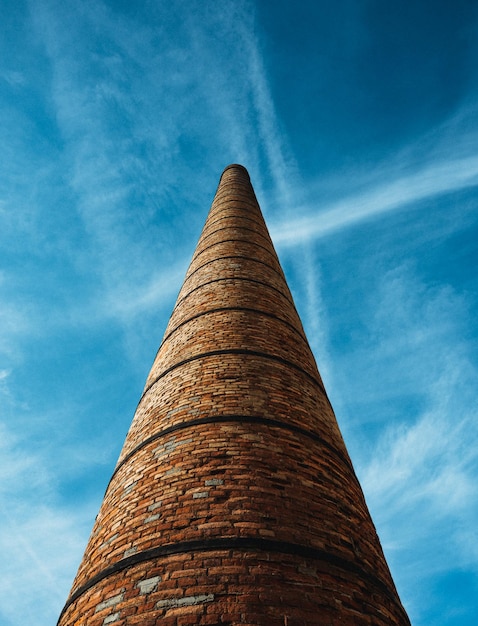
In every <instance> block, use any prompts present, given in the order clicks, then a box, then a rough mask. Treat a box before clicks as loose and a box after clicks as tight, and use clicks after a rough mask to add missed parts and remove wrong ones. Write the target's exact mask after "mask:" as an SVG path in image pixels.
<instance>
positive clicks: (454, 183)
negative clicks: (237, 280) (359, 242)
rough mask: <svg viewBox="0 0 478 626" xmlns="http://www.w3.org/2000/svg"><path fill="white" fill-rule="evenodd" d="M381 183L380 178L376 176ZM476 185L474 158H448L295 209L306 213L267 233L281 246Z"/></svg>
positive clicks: (477, 161) (477, 172)
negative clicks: (340, 196) (335, 199)
mask: <svg viewBox="0 0 478 626" xmlns="http://www.w3.org/2000/svg"><path fill="white" fill-rule="evenodd" d="M376 178H377V179H378V180H382V179H383V178H384V176H382V175H379V176H377V177H376ZM476 185H478V157H476V156H469V157H465V158H458V159H451V160H449V161H445V162H438V163H433V164H427V165H425V166H424V167H421V168H419V169H418V171H416V172H415V173H413V174H408V175H398V176H395V177H394V178H392V180H390V181H389V182H387V183H385V184H381V183H379V184H377V185H371V186H370V188H369V189H367V190H366V191H365V192H358V193H356V194H355V195H353V196H351V197H348V198H347V197H346V198H344V199H343V200H339V201H338V202H335V203H333V204H332V205H331V206H326V207H325V208H323V209H321V208H319V207H317V208H312V207H310V206H306V207H304V206H299V207H297V212H298V213H299V214H304V213H305V214H306V215H305V216H304V217H298V218H296V219H292V220H290V221H287V222H285V223H280V224H275V225H274V224H273V225H272V226H271V234H272V237H273V240H274V242H275V243H276V244H277V245H278V246H281V247H287V246H295V245H300V244H302V243H303V242H304V241H308V240H314V239H319V238H321V237H326V236H328V235H330V234H333V233H335V232H337V231H340V230H342V229H344V228H349V227H351V226H354V225H355V224H358V223H360V222H363V221H365V220H369V219H375V218H378V217H382V216H383V215H385V214H386V213H389V212H391V211H396V210H400V209H402V208H404V207H407V206H410V205H411V204H412V203H417V204H418V203H419V202H421V201H422V200H426V199H428V198H432V197H435V196H439V195H441V194H445V193H452V192H456V191H460V190H463V189H467V188H470V187H474V186H476Z"/></svg>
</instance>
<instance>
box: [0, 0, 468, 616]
mask: <svg viewBox="0 0 478 626" xmlns="http://www.w3.org/2000/svg"><path fill="white" fill-rule="evenodd" d="M0 15H1V23H2V27H1V30H0V145H1V146H2V148H1V165H0V261H1V265H0V303H1V304H0V411H1V412H0V498H1V506H0V553H1V555H2V558H1V564H0V623H1V624H2V625H3V626H23V625H24V624H25V623H31V624H36V625H37V626H47V625H51V624H52V623H55V622H56V619H57V617H58V614H59V612H60V610H61V607H62V606H63V603H64V601H65V599H66V597H67V594H68V591H69V588H70V585H71V582H72V580H73V577H74V575H75V573H76V569H77V567H78V564H79V562H80V559H81V556H82V553H83V549H84V547H85V544H86V541H87V538H88V535H89V532H90V530H91V527H92V524H93V520H94V517H95V515H96V513H97V510H98V508H99V505H100V502H101V499H102V496H103V493H104V489H105V487H106V484H107V482H108V480H109V477H110V475H111V472H112V470H113V467H114V465H115V462H116V459H117V457H118V454H119V451H120V448H121V446H122V443H123V439H124V436H125V434H126V431H127V429H128V427H129V424H130V422H131V419H132V416H133V413H134V409H135V406H136V403H137V401H138V399H139V397H140V395H141V391H142V387H143V384H144V381H145V379H146V375H147V373H148V370H149V368H150V366H151V363H152V360H153V357H154V355H155V353H156V350H157V347H158V345H159V343H160V340H161V337H162V334H163V332H164V329H165V327H166V323H167V320H168V317H169V314H170V312H171V310H172V307H173V305H174V300H175V298H176V295H177V292H178V291H179V288H180V286H181V283H182V280H183V277H184V273H185V271H186V268H187V265H188V263H189V260H190V258H191V256H192V253H193V251H194V248H195V245H196V242H197V238H198V236H199V233H200V230H201V228H202V225H203V223H204V220H205V218H206V214H207V211H208V209H209V206H210V203H211V201H212V197H213V194H214V191H215V188H216V185H217V182H218V179H219V176H220V173H221V172H222V170H223V168H224V167H225V166H226V165H228V164H229V163H231V162H239V163H242V164H243V165H245V166H246V167H247V168H248V170H249V172H250V175H251V179H252V182H253V184H254V187H255V190H256V193H257V196H258V198H259V201H260V204H261V207H262V209H263V213H264V215H265V218H266V221H267V223H268V225H269V228H270V231H271V235H272V237H273V240H274V242H275V244H276V248H277V251H278V254H279V257H280V259H281V262H282V265H283V267H284V270H285V272H286V274H287V278H288V281H289V285H290V287H291V289H292V291H293V294H294V297H295V300H296V304H297V308H298V309H299V312H300V315H301V317H302V320H303V323H304V326H305V328H306V331H307V333H308V337H309V340H310V343H311V346H312V348H313V350H314V353H315V355H316V358H317V362H318V365H319V369H320V370H321V373H322V374H323V378H324V381H325V384H326V387H327V390H328V392H329V396H330V398H331V400H332V403H333V405H334V408H335V411H336V414H337V417H338V420H339V424H340V426H341V429H342V431H343V433H344V437H345V440H346V443H347V446H348V448H349V451H350V454H351V456H352V459H353V462H354V465H355V467H356V470H357V473H358V475H359V478H360V480H361V482H362V486H363V488H364V491H365V494H366V497H367V502H368V504H369V508H370V510H371V513H372V516H373V519H374V521H375V524H376V526H377V529H378V531H379V535H380V537H381V540H382V544H383V547H384V550H385V553H386V556H387V559H388V561H389V564H390V567H391V570H392V573H393V576H394V579H395V582H396V584H397V587H398V590H399V593H400V596H401V598H402V601H403V603H404V605H405V607H406V609H407V611H408V612H409V615H410V618H411V620H412V623H413V624H414V626H458V625H459V626H471V625H473V626H474V625H475V624H476V615H477V614H478V600H477V598H478V531H477V528H478V459H477V441H478V420H477V415H476V397H477V393H476V389H477V383H478V356H477V340H478V327H477V323H476V319H477V317H478V310H477V309H478V278H477V260H478V243H477V241H478V192H477V190H478V152H477V148H476V146H477V145H478V126H477V113H478V71H477V68H478V43H477V39H476V32H477V27H478V7H477V5H476V2H472V1H465V0H454V1H453V2H451V1H450V0H448V1H439V0H434V1H432V0H428V1H427V0H417V1H415V2H403V1H397V0H389V1H387V2H382V1H380V0H363V1H359V2H357V1H352V0H350V1H348V0H335V1H334V2H332V1H331V0H330V1H326V0H314V1H312V0H310V1H306V0H304V1H302V2H294V3H293V2H290V1H286V0H274V1H272V0H262V1H259V0H257V1H256V2H252V1H247V0H235V1H231V0H221V1H219V0H217V1H207V0H202V1H199V0H183V1H181V0H168V2H166V1H164V0H156V1H155V2H152V1H150V2H148V1H146V0H137V1H135V2H134V3H132V2H126V1H120V0H118V1H116V2H113V1H112V0H111V1H110V2H104V1H101V0H95V1H94V2H93V1H90V0H84V1H81V2H78V1H75V2H73V1H72V0H62V1H61V2H59V1H57V0H32V1H31V2H28V1H26V0H15V2H13V1H11V0H2V1H1V2H0Z"/></svg>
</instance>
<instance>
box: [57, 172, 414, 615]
mask: <svg viewBox="0 0 478 626" xmlns="http://www.w3.org/2000/svg"><path fill="white" fill-rule="evenodd" d="M59 624H60V625H61V626H73V625H75V626H103V625H107V624H112V625H114V626H132V625H133V624H138V625H141V626H153V625H156V624H161V625H164V626H182V625H187V624H198V625H199V624H209V625H216V626H219V624H221V625H229V626H232V625H236V624H241V625H250V626H252V625H255V626H257V625H263V626H268V625H271V626H276V625H277V626H312V625H319V624H320V625H329V626H332V625H334V626H335V625H338V624H341V625H343V624H346V625H352V624H354V625H362V624H363V625H373V624H375V625H380V626H384V625H385V624H400V625H407V624H409V621H408V618H407V616H406V614H405V612H404V610H403V608H402V606H401V604H400V601H399V598H398V596H397V593H396V590H395V587H394V584H393V581H392V579H391V576H390V573H389V570H388V567H387V564H386V562H385V559H384V556H383V553H382V550H381V547H380V543H379V540H378V537H377V535H376V532H375V529H374V526H373V523H372V521H371V519H370V515H369V513H368V510H367V506H366V504H365V501H364V498H363V494H362V491H361V488H360V485H359V483H358V481H357V478H356V476H355V473H354V470H353V467H352V465H351V462H350V459H349V456H348V454H347V451H346V449H345V445H344V442H343V440H342V437H341V434H340V431H339V428H338V426H337V422H336V420H335V417H334V413H333V410H332V408H331V406H330V403H329V400H328V398H327V395H326V392H325V390H324V387H323V384H322V380H321V378H320V375H319V372H318V370H317V367H316V364H315V360H314V358H313V356H312V353H311V351H310V348H309V346H308V343H307V340H306V338H305V335H304V331H303V328H302V325H301V322H300V320H299V317H298V315H297V311H296V309H295V307H294V303H293V301H292V297H291V294H290V291H289V289H288V287H287V284H286V281H285V278H284V275H283V272H282V269H281V267H280V264H279V261H278V259H277V255H276V253H275V251H274V248H273V245H272V242H271V240H270V237H269V234H268V232H267V228H266V226H265V223H264V220H263V218H262V215H261V212H260V209H259V206H258V204H257V201H256V198H255V195H254V192H253V190H252V187H251V184H250V181H249V176H248V174H247V172H246V171H245V169H244V168H242V167H241V166H237V165H234V166H230V167H229V168H226V170H225V171H224V173H223V175H222V177H221V181H220V184H219V187H218V190H217V193H216V196H215V199H214V202H213V204H212V207H211V210H210V213H209V216H208V219H207V221H206V224H205V226H204V229H203V232H202V234H201V237H200V240H199V243H198V246H197V248H196V251H195V253H194V256H193V259H192V261H191V265H190V267H189V269H188V272H187V274H186V278H185V281H184V284H183V286H182V288H181V291H180V293H179V295H178V299H177V302H176V306H175V308H174V310H173V313H172V315H171V319H170V321H169V324H168V326H167V329H166V332H165V335H164V338H163V341H162V343H161V346H160V349H159V351H158V354H157V356H156V358H155V360H154V363H153V366H152V368H151V372H150V375H149V376H148V379H147V381H146V386H145V389H144V393H143V396H142V397H141V399H140V402H139V404H138V408H137V411H136V414H135V417H134V420H133V423H132V425H131V428H130V431H129V433H128V436H127V438H126V442H125V444H124V448H123V450H122V452H121V455H120V458H119V461H118V464H117V466H116V469H115V471H114V473H113V476H112V478H111V481H110V484H109V486H108V488H107V490H106V494H105V498H104V501H103V504H102V506H101V509H100V512H99V514H98V516H97V519H96V522H95V525H94V528H93V531H92V534H91V537H90V540H89V542H88V545H87V548H86V551H85V555H84V558H83V561H82V563H81V565H80V568H79V570H78V574H77V577H76V579H75V581H74V583H73V588H72V591H71V594H70V597H69V598H68V600H67V603H66V605H65V608H64V610H63V612H62V615H61V616H60V620H59Z"/></svg>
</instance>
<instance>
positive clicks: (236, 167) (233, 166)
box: [221, 163, 249, 178]
mask: <svg viewBox="0 0 478 626" xmlns="http://www.w3.org/2000/svg"><path fill="white" fill-rule="evenodd" d="M230 169H238V170H241V171H242V172H244V173H245V174H246V176H247V177H248V178H249V172H248V171H247V169H246V168H245V167H244V165H241V164H240V163H231V164H230V165H228V166H227V167H225V168H224V170H223V172H222V174H221V178H222V177H223V176H224V174H225V173H226V172H227V170H230Z"/></svg>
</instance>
